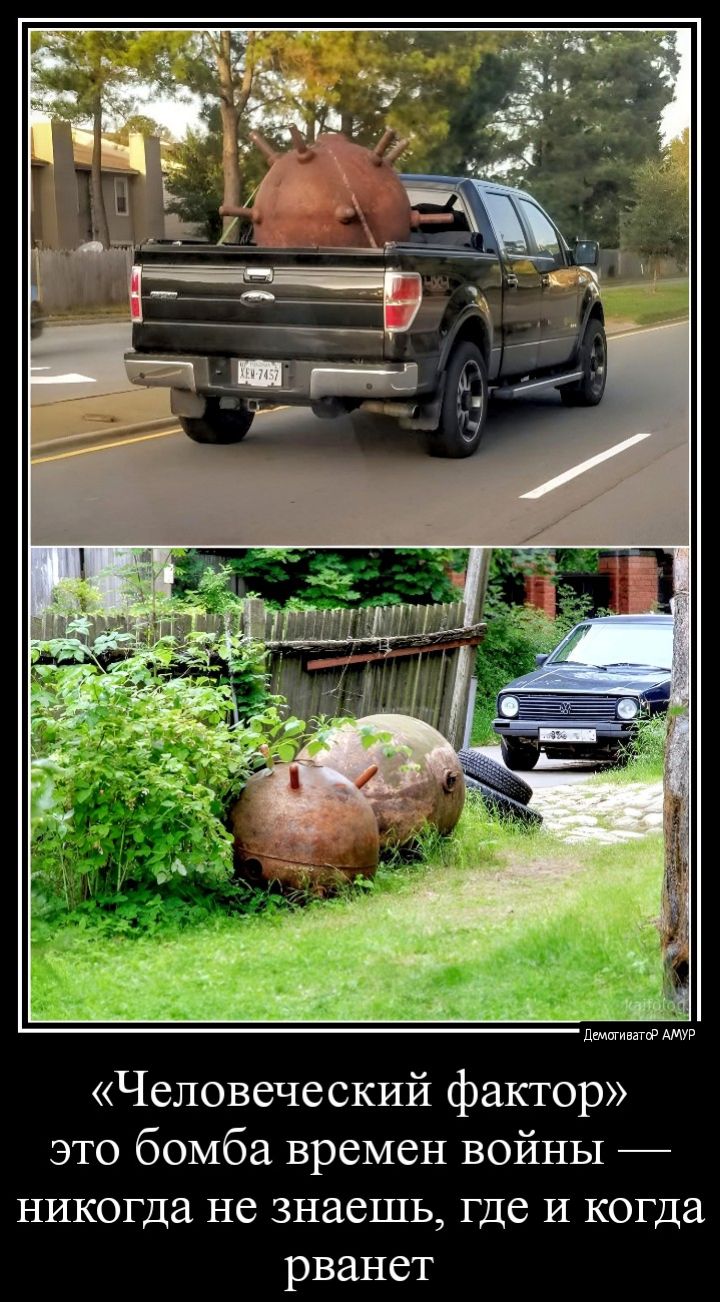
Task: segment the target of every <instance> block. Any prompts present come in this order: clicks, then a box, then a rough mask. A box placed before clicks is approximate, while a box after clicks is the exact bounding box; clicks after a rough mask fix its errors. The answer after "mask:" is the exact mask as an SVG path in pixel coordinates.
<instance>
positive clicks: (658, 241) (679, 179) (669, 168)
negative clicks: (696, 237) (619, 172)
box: [623, 132, 690, 288]
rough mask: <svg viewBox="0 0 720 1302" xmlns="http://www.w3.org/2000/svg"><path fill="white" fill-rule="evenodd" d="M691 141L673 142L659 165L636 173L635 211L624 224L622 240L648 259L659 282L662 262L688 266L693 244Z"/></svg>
mask: <svg viewBox="0 0 720 1302" xmlns="http://www.w3.org/2000/svg"><path fill="white" fill-rule="evenodd" d="M688 176H689V167H688V138H687V132H686V133H685V140H684V142H683V139H682V137H681V138H680V139H679V140H677V141H673V142H672V143H671V144H670V146H669V148H668V149H667V150H666V151H665V153H664V155H663V157H662V158H661V159H660V160H659V161H657V162H656V161H654V160H653V161H649V162H647V163H643V164H642V166H641V167H639V168H638V170H637V172H636V173H635V177H634V183H635V207H634V208H633V209H632V211H631V212H630V213H629V215H628V216H627V218H626V219H625V221H624V222H623V240H624V243H625V245H626V246H627V248H629V249H635V250H636V251H637V252H638V253H640V254H641V255H642V256H643V257H646V258H647V259H648V262H649V265H650V268H651V271H652V278H653V288H655V285H656V282H657V273H658V264H659V262H660V259H661V258H675V259H676V260H677V261H678V262H679V263H680V265H681V266H685V265H686V264H687V258H688V250H689V241H690V192H689V188H688Z"/></svg>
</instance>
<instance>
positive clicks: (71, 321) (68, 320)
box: [43, 311, 131, 330]
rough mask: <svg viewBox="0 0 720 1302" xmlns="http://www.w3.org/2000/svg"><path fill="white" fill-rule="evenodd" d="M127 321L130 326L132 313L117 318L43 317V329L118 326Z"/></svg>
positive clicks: (109, 316)
mask: <svg viewBox="0 0 720 1302" xmlns="http://www.w3.org/2000/svg"><path fill="white" fill-rule="evenodd" d="M119 321H120V322H122V321H125V322H127V324H128V325H130V324H131V322H130V313H129V311H128V312H122V313H118V315H117V316H112V315H111V314H110V313H108V314H107V315H106V316H55V317H53V316H46V317H43V329H45V330H49V329H50V328H51V327H52V326H75V325H102V324H103V323H105V324H107V325H117V324H118V322H119Z"/></svg>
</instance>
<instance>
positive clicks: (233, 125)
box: [216, 31, 242, 231]
mask: <svg viewBox="0 0 720 1302" xmlns="http://www.w3.org/2000/svg"><path fill="white" fill-rule="evenodd" d="M216 59H217V69H218V77H219V81H220V118H221V121H222V133H223V146H222V165H223V203H224V204H228V205H231V206H232V207H234V208H238V207H239V206H240V204H241V203H242V199H241V196H240V184H241V178H240V157H239V153H238V119H239V116H240V115H239V113H238V109H237V105H236V103H235V82H234V78H233V67H232V46H231V33H230V32H229V31H223V32H221V33H220V42H219V45H218V48H217V52H216ZM234 221H235V218H234V217H224V218H223V230H224V231H226V230H227V229H228V227H229V226H232V224H233V222H234Z"/></svg>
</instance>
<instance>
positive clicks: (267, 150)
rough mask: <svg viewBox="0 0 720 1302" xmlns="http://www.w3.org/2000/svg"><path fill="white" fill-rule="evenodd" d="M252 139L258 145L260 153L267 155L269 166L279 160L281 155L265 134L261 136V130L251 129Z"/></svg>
mask: <svg viewBox="0 0 720 1302" xmlns="http://www.w3.org/2000/svg"><path fill="white" fill-rule="evenodd" d="M250 139H251V140H252V142H253V144H254V145H257V147H258V149H259V150H260V153H261V154H264V155H265V158H266V159H267V163H268V167H272V165H273V163H275V162H277V160H278V158H279V157H280V155H279V154H278V153H277V151H276V150H274V149H273V147H272V145H271V144H270V141H269V140H266V139H265V137H264V136H261V135H260V132H259V131H251V132H250Z"/></svg>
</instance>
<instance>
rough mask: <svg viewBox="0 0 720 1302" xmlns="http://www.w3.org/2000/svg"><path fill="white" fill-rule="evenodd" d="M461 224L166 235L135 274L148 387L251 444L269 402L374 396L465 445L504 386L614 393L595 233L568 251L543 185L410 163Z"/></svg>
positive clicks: (403, 419)
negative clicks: (358, 239)
mask: <svg viewBox="0 0 720 1302" xmlns="http://www.w3.org/2000/svg"><path fill="white" fill-rule="evenodd" d="M401 180H402V181H403V184H404V185H405V187H406V189H407V191H408V195H409V198H410V202H411V205H412V207H413V208H415V209H417V210H419V211H420V212H421V213H428V214H430V213H443V214H446V215H448V216H451V217H452V222H451V223H446V224H443V225H436V226H433V227H429V228H427V229H426V230H425V231H422V230H420V231H419V232H417V233H413V235H411V236H410V238H409V239H408V241H407V242H406V243H402V244H399V243H396V244H386V245H385V246H384V247H383V248H358V249H352V248H351V249H335V248H312V247H308V248H293V249H278V248H263V247H262V246H258V245H255V244H253V243H252V230H251V228H248V229H247V230H246V232H245V233H244V236H243V237H242V238H244V239H245V241H246V242H242V239H241V242H240V243H238V244H224V245H212V244H202V243H199V242H193V241H168V240H151V241H148V242H147V243H146V244H143V245H141V246H140V247H139V248H138V249H137V250H136V255H135V266H134V267H133V271H132V278H131V286H130V311H131V318H132V323H133V332H132V345H133V347H132V351H131V352H128V353H126V355H125V365H126V369H127V374H128V377H129V379H130V380H132V381H133V383H135V384H141V385H148V386H151V387H155V386H165V387H167V388H169V389H170V400H171V408H172V411H173V412H174V413H175V414H176V415H177V416H178V418H179V420H180V424H181V425H182V427H183V429H184V430H185V432H186V434H188V435H189V436H190V438H192V439H194V440H195V441H196V442H199V443H236V442H239V440H240V439H242V438H244V436H245V434H246V433H247V431H248V429H249V428H250V425H251V423H252V419H253V413H254V412H255V411H258V410H259V409H260V408H261V407H263V406H266V405H269V404H276V403H282V404H283V405H292V404H295V405H300V406H303V405H304V406H310V407H312V410H313V411H314V412H315V414H316V415H318V416H339V415H343V414H345V413H347V412H352V411H355V410H357V409H358V408H361V409H363V410H365V411H371V412H377V413H381V414H383V415H388V416H395V417H397V418H398V420H399V423H400V425H401V426H402V427H404V428H406V429H419V430H423V431H425V436H426V438H427V446H428V451H429V452H430V453H431V454H432V455H433V456H441V457H467V456H470V455H471V453H473V452H474V451H475V449H476V448H477V446H478V444H479V442H480V439H481V437H482V432H483V428H484V425H485V420H486V416H487V408H488V398H489V395H490V394H493V395H494V396H495V397H498V398H514V397H516V396H517V395H519V394H521V393H528V392H529V393H535V392H537V391H538V390H542V389H545V388H557V389H559V391H560V396H561V398H562V400H563V402H564V403H566V405H569V406H594V405H595V404H596V403H598V402H600V399H601V398H602V395H603V390H604V388H605V379H606V374H607V348H606V341H605V331H604V314H603V308H602V303H601V300H600V291H599V288H598V280H597V275H596V273H595V272H594V271H593V270H591V268H593V267H596V266H597V264H598V260H599V250H598V246H597V244H595V243H592V242H589V241H586V242H578V243H576V244H575V246H574V247H572V248H571V247H570V246H569V245H568V244H567V243H566V241H565V240H564V239H563V237H562V235H561V234H560V232H559V231H558V229H557V227H556V226H555V225H554V223H553V222H552V221H551V219H550V218H549V217H548V215H547V213H545V212H544V211H543V209H542V208H541V207H540V206H539V204H537V203H536V202H535V200H534V199H533V198H532V197H531V196H530V195H529V194H525V193H523V192H522V191H520V190H511V189H509V188H508V187H506V186H502V185H496V184H495V183H494V182H491V181H475V180H470V179H468V178H464V179H463V178H453V177H444V176H403V177H401Z"/></svg>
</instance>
